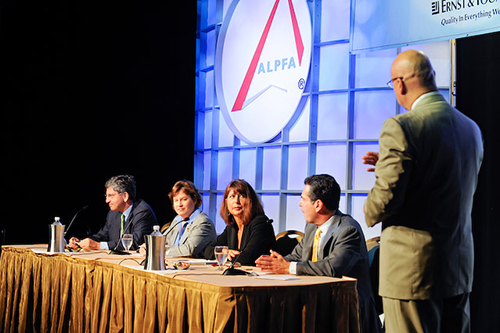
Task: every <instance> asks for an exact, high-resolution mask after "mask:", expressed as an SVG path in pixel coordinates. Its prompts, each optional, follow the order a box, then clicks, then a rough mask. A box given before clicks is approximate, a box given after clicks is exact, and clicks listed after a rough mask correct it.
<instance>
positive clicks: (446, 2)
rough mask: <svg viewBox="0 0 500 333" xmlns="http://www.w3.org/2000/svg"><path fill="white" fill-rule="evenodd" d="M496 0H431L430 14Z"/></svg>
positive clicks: (485, 3)
mask: <svg viewBox="0 0 500 333" xmlns="http://www.w3.org/2000/svg"><path fill="white" fill-rule="evenodd" d="M496 2H498V0H440V1H433V2H431V12H432V15H436V14H442V13H448V12H453V11H459V10H462V9H464V8H472V7H478V6H482V5H487V4H492V3H496Z"/></svg>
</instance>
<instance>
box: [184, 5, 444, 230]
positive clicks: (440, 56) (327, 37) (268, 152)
mask: <svg viewBox="0 0 500 333" xmlns="http://www.w3.org/2000/svg"><path fill="white" fill-rule="evenodd" d="M255 1H258V0H255ZM297 1H298V0H297ZM230 2H231V1H223V0H199V1H198V16H199V23H198V27H197V32H198V33H197V38H198V41H197V43H198V45H199V49H198V52H199V54H198V56H197V59H198V63H197V73H196V78H197V92H196V93H197V105H196V110H195V112H196V115H197V116H196V120H197V124H196V126H197V128H198V129H203V130H202V131H200V130H197V131H196V135H197V137H196V140H195V142H196V147H195V158H196V163H195V170H194V179H195V182H196V185H197V186H198V187H199V188H200V189H201V190H202V192H203V196H204V199H205V200H204V204H203V210H204V211H205V212H206V213H207V214H209V215H210V216H211V218H213V219H214V220H216V225H217V231H218V232H221V231H222V230H223V228H224V222H223V221H222V219H221V218H220V216H219V207H220V201H221V195H222V192H223V190H224V188H225V186H226V185H227V183H228V182H229V181H230V180H231V179H233V178H235V177H240V178H244V179H246V180H247V181H248V182H249V183H250V184H252V186H254V188H255V189H256V191H257V193H258V194H259V195H260V196H261V200H262V202H263V204H264V208H265V210H266V213H267V214H268V216H269V217H270V218H272V219H273V220H274V221H275V223H274V227H275V230H276V232H279V231H283V230H285V229H298V230H303V229H304V224H305V222H304V219H303V216H302V213H301V210H300V207H299V206H298V202H299V200H300V193H301V190H302V187H303V179H304V178H305V177H306V176H308V175H311V174H316V173H329V174H331V175H333V176H334V177H335V178H336V179H337V181H338V182H339V184H340V185H341V188H342V198H341V203H340V205H341V206H340V209H341V210H342V211H343V212H345V213H348V214H351V215H353V216H354V218H355V219H357V220H358V221H359V222H360V224H361V226H362V227H363V229H364V231H365V236H366V238H367V239H369V238H371V237H374V236H378V235H380V226H378V227H375V228H371V229H368V228H367V227H366V226H365V222H364V216H363V212H362V209H363V203H364V200H365V198H366V195H367V193H368V191H369V189H370V188H371V187H372V185H373V182H374V180H375V177H374V175H373V174H372V173H367V172H366V171H365V169H366V166H364V165H363V164H361V156H362V155H363V154H364V153H365V152H366V151H373V150H375V151H376V150H378V142H377V140H378V135H379V132H380V127H381V126H382V123H383V121H384V120H385V119H386V118H388V117H391V116H393V115H395V114H397V113H399V112H402V110H400V108H399V107H398V106H397V103H396V100H395V98H394V95H393V92H392V90H391V89H390V88H388V87H387V86H386V82H387V81H388V80H389V79H390V66H391V64H392V60H393V59H394V57H395V56H396V55H397V54H398V53H399V52H401V51H404V50H405V49H392V50H384V51H376V52H370V53H360V54H357V55H352V54H350V53H349V46H350V44H349V43H350V40H349V29H350V27H351V22H350V17H351V15H350V14H351V13H350V1H349V0H334V1H321V0H314V1H313V0H311V1H307V5H308V7H309V11H310V13H311V24H312V33H313V36H312V41H313V47H312V56H311V58H312V65H311V70H310V72H309V78H308V84H307V86H306V87H305V89H304V91H303V102H302V103H300V104H299V111H300V112H299V113H298V114H297V115H296V116H295V117H294V119H292V121H291V122H290V124H288V125H287V126H286V127H285V128H284V129H283V130H282V132H281V133H280V134H279V135H278V136H277V137H276V138H274V139H272V140H270V141H268V142H265V143H260V144H248V143H245V142H243V141H240V140H239V139H238V138H237V137H236V136H234V134H233V133H232V132H231V130H230V129H229V127H228V126H227V124H225V121H224V119H223V117H222V115H221V114H220V108H219V104H218V100H217V95H216V91H215V83H214V80H215V77H214V59H215V58H216V56H215V54H214V53H215V52H216V43H217V39H218V36H219V33H220V31H221V28H222V22H223V20H224V16H225V15H226V14H227V12H228V8H229V7H230ZM295 2H296V1H294V3H295ZM412 48H414V49H421V50H423V51H424V52H426V53H427V54H428V55H429V56H430V58H431V60H432V61H433V62H434V64H435V67H436V72H437V79H438V85H439V87H440V89H441V92H442V93H443V94H444V95H445V96H447V95H448V91H449V87H450V84H449V82H450V73H451V64H452V59H451V46H450V43H449V42H447V41H445V42H439V43H433V44H427V45H418V46H413V47H412ZM214 168H215V169H216V170H214ZM214 205H215V206H216V207H213V206H214Z"/></svg>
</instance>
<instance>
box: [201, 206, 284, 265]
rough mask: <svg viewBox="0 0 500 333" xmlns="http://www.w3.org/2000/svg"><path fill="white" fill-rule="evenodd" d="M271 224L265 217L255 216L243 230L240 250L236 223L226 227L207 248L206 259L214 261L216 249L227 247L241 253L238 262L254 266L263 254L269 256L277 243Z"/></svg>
mask: <svg viewBox="0 0 500 333" xmlns="http://www.w3.org/2000/svg"><path fill="white" fill-rule="evenodd" d="M271 222H272V220H271ZM271 222H270V220H269V218H268V217H267V216H265V215H257V216H255V217H254V219H253V220H252V221H250V223H249V224H247V225H246V226H245V228H244V229H243V235H242V237H241V247H240V248H238V230H239V229H238V225H237V224H236V223H234V224H232V225H228V226H226V228H225V229H224V231H223V232H222V234H220V235H219V236H218V237H217V239H216V240H215V241H214V242H212V243H211V244H209V245H208V246H207V247H206V248H205V258H206V259H214V258H215V254H214V247H215V246H218V245H226V246H227V247H228V248H229V249H231V250H238V251H241V254H240V255H239V257H238V259H237V260H236V261H237V262H239V263H241V264H242V265H252V266H254V265H255V260H257V258H259V257H260V256H261V255H262V254H269V250H270V249H271V248H272V247H273V246H274V242H275V241H276V238H275V236H274V228H273V226H272V224H271Z"/></svg>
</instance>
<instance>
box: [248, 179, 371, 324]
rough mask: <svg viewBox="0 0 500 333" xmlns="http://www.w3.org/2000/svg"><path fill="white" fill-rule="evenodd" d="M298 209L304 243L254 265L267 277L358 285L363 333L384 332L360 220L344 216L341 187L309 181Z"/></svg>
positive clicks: (331, 180)
mask: <svg viewBox="0 0 500 333" xmlns="http://www.w3.org/2000/svg"><path fill="white" fill-rule="evenodd" d="M304 184H305V186H304V189H303V190H302V194H301V199H300V202H299V206H300V207H301V209H302V213H303V214H304V218H305V220H306V222H307V225H306V229H305V235H304V237H303V238H302V240H301V242H300V243H299V244H297V246H296V247H295V248H294V249H293V251H292V253H291V254H289V255H287V256H286V257H283V256H281V255H280V254H278V253H277V252H274V251H271V255H270V256H267V255H266V256H261V257H260V258H259V259H257V261H256V262H255V263H256V264H257V267H260V268H261V269H262V271H264V272H274V273H282V274H287V273H290V274H297V275H321V276H331V277H339V278H340V277H342V276H343V275H346V276H349V277H353V278H356V279H358V283H357V288H358V296H359V305H360V319H361V332H365V333H376V332H381V324H380V320H379V318H378V315H377V311H376V309H375V302H374V299H373V295H372V289H371V285H370V273H369V266H368V253H367V251H366V242H365V237H364V235H363V231H362V230H361V227H360V225H359V223H358V222H356V220H354V219H353V218H352V217H351V216H349V215H345V214H342V213H341V212H340V211H339V210H338V207H339V200H340V186H339V184H338V183H337V182H336V181H335V178H333V177H332V176H330V175H314V176H310V177H307V178H306V179H305V180H304Z"/></svg>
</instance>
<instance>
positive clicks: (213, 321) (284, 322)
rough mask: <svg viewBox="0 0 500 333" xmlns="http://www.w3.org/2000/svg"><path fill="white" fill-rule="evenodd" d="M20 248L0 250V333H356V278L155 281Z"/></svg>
mask: <svg viewBox="0 0 500 333" xmlns="http://www.w3.org/2000/svg"><path fill="white" fill-rule="evenodd" d="M26 247H27V246H25V247H23V246H12V247H7V246H4V247H3V248H2V254H1V258H0V268H1V271H0V332H75V333H78V332H175V333H177V332H259V333H261V332H353V333H356V332H359V315H358V313H359V308H358V299H357V291H356V280H354V279H349V278H344V279H333V278H325V277H304V278H302V277H301V278H300V279H299V280H293V281H272V280H258V279H254V278H251V277H246V276H231V277H229V276H222V275H220V272H219V273H217V272H216V271H214V269H213V268H212V267H207V268H203V269H199V270H198V271H196V270H193V271H192V274H189V273H188V272H190V271H182V272H183V273H182V274H180V273H179V274H177V275H163V274H155V273H152V272H149V271H144V270H138V269H134V268H130V267H126V266H121V265H119V264H117V262H118V261H117V260H120V261H122V260H123V257H120V256H115V257H120V258H114V259H112V258H108V255H103V254H100V256H99V255H98V256H94V257H91V258H90V259H86V258H84V256H70V255H66V254H44V253H35V252H33V251H32V250H30V249H29V248H26ZM109 257H112V256H109ZM184 272H185V273H184Z"/></svg>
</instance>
